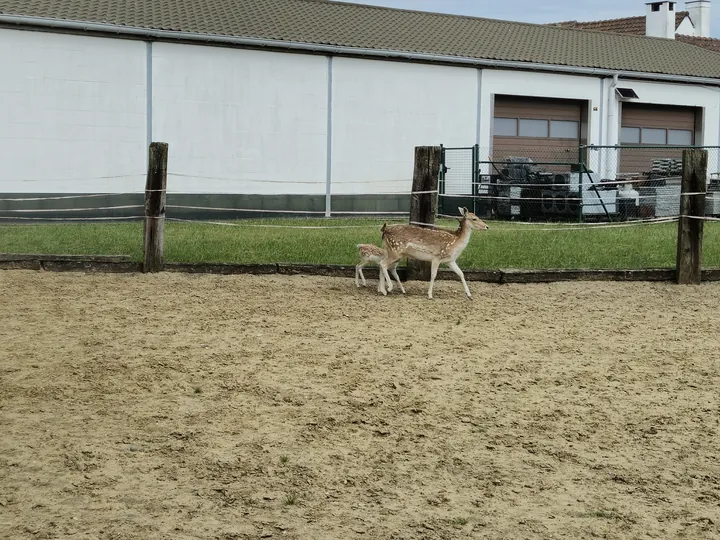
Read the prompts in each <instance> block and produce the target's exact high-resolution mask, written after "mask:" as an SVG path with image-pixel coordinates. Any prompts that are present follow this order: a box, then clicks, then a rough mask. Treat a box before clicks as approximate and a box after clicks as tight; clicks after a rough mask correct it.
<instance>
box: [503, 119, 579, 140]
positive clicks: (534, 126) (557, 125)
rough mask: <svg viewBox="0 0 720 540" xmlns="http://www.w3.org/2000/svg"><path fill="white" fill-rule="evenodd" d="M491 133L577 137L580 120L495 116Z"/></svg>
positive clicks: (509, 135) (563, 137) (536, 137)
mask: <svg viewBox="0 0 720 540" xmlns="http://www.w3.org/2000/svg"><path fill="white" fill-rule="evenodd" d="M493 134H494V135H495V136H496V137H532V138H534V139H538V138H542V139H546V138H548V137H549V138H552V139H578V138H579V137H580V122H572V121H568V120H533V119H530V118H495V124H494V128H493Z"/></svg>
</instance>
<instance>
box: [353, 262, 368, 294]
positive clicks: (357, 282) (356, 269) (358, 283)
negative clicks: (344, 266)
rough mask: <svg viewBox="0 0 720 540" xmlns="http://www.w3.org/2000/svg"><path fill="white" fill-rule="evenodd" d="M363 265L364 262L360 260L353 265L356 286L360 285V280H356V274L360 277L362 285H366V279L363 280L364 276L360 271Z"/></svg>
mask: <svg viewBox="0 0 720 540" xmlns="http://www.w3.org/2000/svg"><path fill="white" fill-rule="evenodd" d="M363 266H365V263H364V262H360V263H358V264H357V265H356V266H355V285H357V286H358V288H359V287H360V281H358V275H359V276H360V278H361V279H362V284H363V287H366V286H367V281H365V276H364V275H363V271H362V269H363Z"/></svg>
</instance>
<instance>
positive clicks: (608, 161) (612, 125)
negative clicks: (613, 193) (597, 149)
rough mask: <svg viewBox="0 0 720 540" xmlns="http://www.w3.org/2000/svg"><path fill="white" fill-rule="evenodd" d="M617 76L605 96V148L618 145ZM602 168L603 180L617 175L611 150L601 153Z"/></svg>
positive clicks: (615, 160)
mask: <svg viewBox="0 0 720 540" xmlns="http://www.w3.org/2000/svg"><path fill="white" fill-rule="evenodd" d="M618 79H619V76H618V74H617V73H616V74H614V75H613V77H612V82H611V83H610V89H609V91H608V96H607V100H608V101H607V111H608V112H607V126H606V129H605V133H606V135H605V146H616V145H617V144H619V139H620V137H619V136H618V135H619V129H618V128H619V125H620V121H619V119H618V108H619V107H618V99H617V96H616V95H615V88H617V85H618V82H619V81H618ZM603 154H604V155H603V157H602V161H603V166H602V168H601V170H602V177H603V178H609V179H613V180H614V179H615V175H616V174H617V165H618V164H617V153H616V152H615V151H613V150H612V149H606V150H604V151H603Z"/></svg>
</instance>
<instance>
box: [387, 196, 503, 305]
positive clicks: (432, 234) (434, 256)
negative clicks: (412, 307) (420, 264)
mask: <svg viewBox="0 0 720 540" xmlns="http://www.w3.org/2000/svg"><path fill="white" fill-rule="evenodd" d="M458 210H460V215H461V216H462V217H461V218H460V226H459V227H458V229H457V230H456V231H449V230H444V229H427V228H424V227H419V226H417V225H393V226H390V227H388V226H387V224H385V225H383V226H382V228H381V229H380V230H381V231H382V237H383V243H384V245H385V252H386V255H385V258H383V259H382V260H381V261H380V269H381V272H380V281H379V283H378V291H379V292H381V293H382V294H384V295H387V291H392V281H390V276H389V275H388V273H387V269H388V268H389V267H390V266H391V265H393V264H397V261H399V260H400V259H401V258H402V257H408V258H412V259H417V260H419V261H428V262H430V288H429V289H428V298H430V299H431V300H432V297H433V296H432V292H433V284H434V283H435V276H437V271H438V267H439V266H440V265H441V264H447V265H448V266H449V267H450V269H451V270H452V271H453V272H455V273H456V274H457V275H458V276H460V280H461V281H462V284H463V287H464V288H465V294H466V295H467V297H468V299H470V300H472V295H471V294H470V289H469V288H468V286H467V283H466V282H465V276H464V274H463V273H462V270H460V267H459V266H458V265H457V263H456V262H455V261H456V260H457V258H458V257H460V255H461V254H462V252H463V250H464V249H465V247H467V245H468V242H469V241H470V235H471V234H472V231H473V230H486V229H488V228H489V227H488V226H487V225H486V224H485V223H484V222H483V221H482V220H481V219H480V218H479V217H477V216H476V215H475V214H473V213H472V212H470V211H469V210H468V209H467V208H465V207H463V208H460V207H458ZM385 281H387V283H388V285H387V291H386V290H385ZM403 292H405V291H404V290H403Z"/></svg>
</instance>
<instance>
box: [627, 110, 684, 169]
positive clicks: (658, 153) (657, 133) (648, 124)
mask: <svg viewBox="0 0 720 540" xmlns="http://www.w3.org/2000/svg"><path fill="white" fill-rule="evenodd" d="M621 114H622V122H621V126H622V127H621V130H620V143H621V144H622V145H638V146H661V147H663V146H664V147H669V146H691V145H694V144H695V117H696V109H695V108H693V107H667V106H661V105H643V104H640V103H623V106H622V113H621ZM681 157H682V150H681V149H677V148H663V149H659V150H648V149H623V150H622V154H621V156H620V167H619V170H618V172H619V173H624V174H638V173H647V172H650V171H651V170H652V167H653V160H655V161H656V162H657V161H658V160H666V159H679V158H681Z"/></svg>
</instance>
